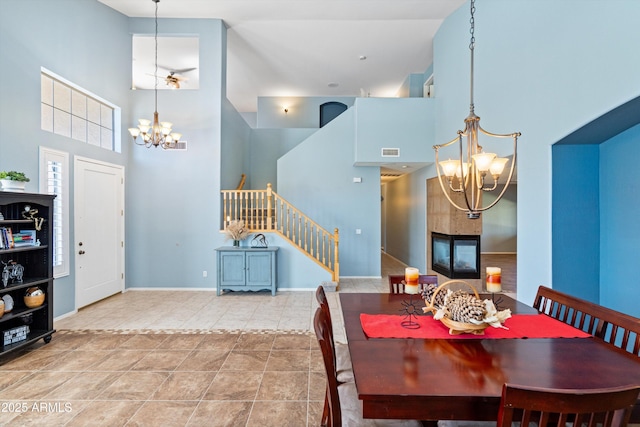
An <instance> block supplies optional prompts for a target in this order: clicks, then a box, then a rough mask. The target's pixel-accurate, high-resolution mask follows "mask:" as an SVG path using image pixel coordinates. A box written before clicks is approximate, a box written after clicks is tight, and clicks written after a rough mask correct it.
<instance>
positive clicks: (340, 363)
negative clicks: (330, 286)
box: [316, 285, 353, 384]
mask: <svg viewBox="0 0 640 427" xmlns="http://www.w3.org/2000/svg"><path fill="white" fill-rule="evenodd" d="M316 300H317V301H318V304H319V305H320V308H321V309H322V311H324V312H325V314H326V315H327V318H328V319H329V328H330V329H329V330H330V333H331V337H332V338H333V337H335V336H334V334H333V321H332V320H331V310H330V307H329V301H328V300H327V294H325V292H324V288H323V287H322V285H321V286H318V289H316ZM333 342H334V358H335V360H336V373H337V375H338V382H339V383H340V384H343V383H346V382H353V367H352V366H351V355H350V354H349V346H348V345H347V344H346V343H339V342H336V341H335V338H334V339H333Z"/></svg>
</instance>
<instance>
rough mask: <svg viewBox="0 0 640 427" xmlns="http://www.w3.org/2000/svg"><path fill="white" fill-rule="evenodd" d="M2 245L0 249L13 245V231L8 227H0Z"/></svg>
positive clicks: (10, 247) (9, 247)
mask: <svg viewBox="0 0 640 427" xmlns="http://www.w3.org/2000/svg"><path fill="white" fill-rule="evenodd" d="M0 235H1V237H2V238H1V239H0V240H2V247H1V248H0V249H12V248H13V247H14V246H15V243H14V241H13V231H12V230H11V229H10V228H8V227H2V228H0Z"/></svg>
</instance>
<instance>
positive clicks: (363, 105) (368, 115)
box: [355, 98, 435, 165]
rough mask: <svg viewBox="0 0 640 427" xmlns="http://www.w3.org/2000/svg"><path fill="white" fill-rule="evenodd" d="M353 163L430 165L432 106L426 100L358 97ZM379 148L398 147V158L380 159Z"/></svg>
mask: <svg viewBox="0 0 640 427" xmlns="http://www.w3.org/2000/svg"><path fill="white" fill-rule="evenodd" d="M356 106H357V108H356V110H355V111H356V123H357V129H356V137H355V162H356V164H359V165H366V164H367V163H371V164H380V163H399V164H405V163H413V162H422V163H424V162H427V161H430V162H433V159H434V153H433V150H432V149H431V147H432V145H433V141H434V139H433V135H434V132H435V121H434V110H435V103H434V101H433V100H432V99H427V98H358V100H357V101H356ZM383 148H399V149H400V156H399V157H382V149H383Z"/></svg>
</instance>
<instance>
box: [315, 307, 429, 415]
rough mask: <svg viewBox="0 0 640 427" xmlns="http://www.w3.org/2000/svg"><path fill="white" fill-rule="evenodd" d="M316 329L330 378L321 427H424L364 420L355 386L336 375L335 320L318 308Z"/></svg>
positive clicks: (328, 378)
mask: <svg viewBox="0 0 640 427" xmlns="http://www.w3.org/2000/svg"><path fill="white" fill-rule="evenodd" d="M313 328H314V330H315V333H316V338H317V339H318V344H319V345H320V350H321V353H322V359H323V361H324V368H325V372H326V375H327V391H326V393H325V404H324V406H325V408H326V410H327V411H328V413H327V414H326V417H325V414H323V416H322V422H321V426H326V427H342V426H344V427H383V426H389V427H420V426H421V424H420V423H419V422H418V421H413V420H372V419H365V418H363V417H362V402H360V400H359V399H358V391H357V389H356V386H355V383H353V382H349V383H342V384H341V383H340V382H339V381H338V377H337V375H336V359H335V356H334V354H335V349H334V341H333V334H332V326H331V319H330V318H329V316H327V313H326V312H325V311H324V310H323V309H322V308H321V307H318V309H317V310H316V313H315V316H314V318H313Z"/></svg>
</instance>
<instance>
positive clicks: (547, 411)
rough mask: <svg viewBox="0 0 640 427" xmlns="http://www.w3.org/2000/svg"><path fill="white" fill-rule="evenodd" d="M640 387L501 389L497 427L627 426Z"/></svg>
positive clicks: (517, 387) (507, 386)
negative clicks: (518, 424)
mask: <svg viewBox="0 0 640 427" xmlns="http://www.w3.org/2000/svg"><path fill="white" fill-rule="evenodd" d="M639 394H640V386H637V385H629V386H624V387H614V388H599V389H590V390H561V389H551V388H540V387H527V386H522V385H515V384H508V383H507V384H504V385H503V386H502V401H501V404H500V410H499V412H498V424H497V427H511V425H512V423H513V422H520V423H521V424H520V425H522V426H527V425H528V426H532V425H535V426H539V427H542V426H544V427H550V426H557V427H569V426H576V427H578V426H580V427H582V426H586V427H595V426H596V425H598V426H603V427H624V426H626V425H627V424H628V423H629V417H630V416H631V412H632V410H633V407H634V405H635V404H636V401H637V400H638V395H639Z"/></svg>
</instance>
